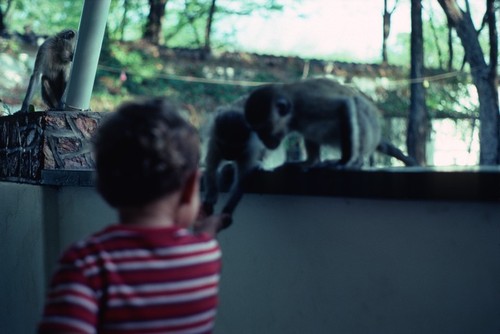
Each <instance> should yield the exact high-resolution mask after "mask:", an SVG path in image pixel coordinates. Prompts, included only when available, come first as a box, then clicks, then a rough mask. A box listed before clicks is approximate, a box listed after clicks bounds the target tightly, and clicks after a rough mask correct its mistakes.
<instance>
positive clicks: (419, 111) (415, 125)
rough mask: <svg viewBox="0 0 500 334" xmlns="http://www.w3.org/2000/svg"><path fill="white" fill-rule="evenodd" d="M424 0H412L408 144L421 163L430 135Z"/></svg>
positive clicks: (412, 153) (414, 156)
mask: <svg viewBox="0 0 500 334" xmlns="http://www.w3.org/2000/svg"><path fill="white" fill-rule="evenodd" d="M422 26H423V25H422V0H411V70H410V72H411V73H410V78H411V80H410V82H411V84H410V85H411V86H410V90H411V96H410V117H409V121H408V136H407V146H408V153H409V154H410V156H412V157H413V158H415V159H416V160H417V162H418V163H419V164H420V165H425V164H426V142H427V138H428V135H429V115H428V113H427V108H426V105H425V88H424V85H423V82H422V78H423V76H424V75H423V74H424V42H423V28H422Z"/></svg>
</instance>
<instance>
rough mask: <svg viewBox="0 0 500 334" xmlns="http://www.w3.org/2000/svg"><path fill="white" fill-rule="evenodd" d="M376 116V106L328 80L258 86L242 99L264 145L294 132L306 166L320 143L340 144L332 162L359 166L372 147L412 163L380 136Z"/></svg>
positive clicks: (317, 152) (315, 159)
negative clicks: (302, 144) (300, 140)
mask: <svg viewBox="0 0 500 334" xmlns="http://www.w3.org/2000/svg"><path fill="white" fill-rule="evenodd" d="M379 117H380V115H379V110H378V109H377V107H376V106H375V105H374V103H373V102H371V101H370V100H369V99H368V98H367V97H365V96H364V95H363V94H361V93H360V92H358V91H356V90H355V89H353V88H350V87H347V86H345V85H342V84H340V83H338V82H336V81H334V80H329V79H309V80H303V81H298V82H294V83H289V84H269V85H264V86H261V87H259V88H257V89H255V90H254V91H253V92H252V93H251V94H250V95H249V97H248V99H247V101H246V103H245V118H246V120H247V121H248V124H250V127H251V128H252V130H253V131H255V132H256V133H257V135H258V137H259V138H260V139H261V140H262V142H263V143H264V145H265V146H266V147H267V148H269V149H275V148H277V147H278V146H279V144H280V143H281V141H282V140H283V138H284V137H285V136H286V135H287V134H288V133H289V132H292V131H296V132H298V133H300V134H301V135H302V136H303V137H304V141H305V147H306V151H307V162H306V163H307V165H313V164H315V163H318V162H319V159H320V145H330V146H334V147H339V148H340V151H341V158H340V160H339V161H338V162H336V166H337V167H342V168H343V167H346V168H360V167H361V166H363V164H364V163H365V162H366V161H367V160H368V159H369V158H370V157H371V155H372V154H373V153H374V152H375V151H379V152H382V153H385V154H387V155H389V156H392V157H395V158H397V159H399V160H401V161H402V162H403V163H404V164H405V165H407V166H414V165H417V164H416V162H415V161H414V159H412V158H411V157H408V156H406V155H405V154H404V153H403V152H401V150H399V149H398V148H397V147H395V146H394V145H392V144H391V143H389V142H387V141H385V140H382V138H381V129H380V123H379Z"/></svg>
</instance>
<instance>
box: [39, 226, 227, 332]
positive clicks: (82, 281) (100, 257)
mask: <svg viewBox="0 0 500 334" xmlns="http://www.w3.org/2000/svg"><path fill="white" fill-rule="evenodd" d="M220 269H221V252H220V248H219V245H218V243H217V241H216V240H215V239H213V238H211V237H210V236H208V235H206V234H200V235H193V234H192V233H191V232H189V231H188V230H186V229H180V228H177V227H167V228H164V227H162V228H141V227H129V226H125V225H114V226H110V227H108V228H106V229H104V230H103V231H101V232H98V233H96V234H94V235H92V236H90V237H89V238H87V239H85V240H83V241H80V242H78V243H76V244H75V245H73V246H72V247H70V248H69V249H68V250H67V251H66V252H65V253H64V255H63V256H62V258H61V260H60V267H59V268H58V270H57V272H56V273H55V275H54V277H53V280H52V284H51V287H50V290H49V294H48V298H47V304H46V306H45V311H44V314H43V318H42V321H41V323H40V325H39V333H54V332H58V331H59V332H65V333H108V334H111V333H134V334H135V333H175V334H190V333H211V332H212V329H213V326H214V321H215V313H216V308H217V302H218V284H219V274H220Z"/></svg>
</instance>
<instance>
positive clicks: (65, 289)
mask: <svg viewBox="0 0 500 334" xmlns="http://www.w3.org/2000/svg"><path fill="white" fill-rule="evenodd" d="M72 255H73V254H72V253H71V252H68V253H66V254H65V255H64V256H63V258H62V259H61V262H60V266H59V269H58V271H57V272H56V273H55V275H54V276H53V279H52V282H51V286H50V288H49V292H48V296H47V299H46V305H45V310H44V314H43V318H42V320H41V322H40V324H39V328H38V332H39V333H75V334H76V333H78V334H80V333H85V334H90V333H95V332H96V330H95V328H96V323H97V313H98V306H97V296H96V293H95V291H94V290H92V289H91V288H90V287H89V284H88V280H87V278H86V277H85V275H84V274H83V268H82V267H81V265H80V262H79V261H74V259H73V256H72Z"/></svg>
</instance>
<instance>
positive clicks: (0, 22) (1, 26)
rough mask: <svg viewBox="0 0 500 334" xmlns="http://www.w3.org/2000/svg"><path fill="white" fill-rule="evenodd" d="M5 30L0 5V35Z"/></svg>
mask: <svg viewBox="0 0 500 334" xmlns="http://www.w3.org/2000/svg"><path fill="white" fill-rule="evenodd" d="M4 32H5V23H4V22H3V11H2V7H0V36H1V35H2V34H3V33H4Z"/></svg>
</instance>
